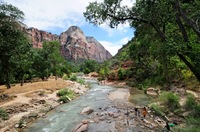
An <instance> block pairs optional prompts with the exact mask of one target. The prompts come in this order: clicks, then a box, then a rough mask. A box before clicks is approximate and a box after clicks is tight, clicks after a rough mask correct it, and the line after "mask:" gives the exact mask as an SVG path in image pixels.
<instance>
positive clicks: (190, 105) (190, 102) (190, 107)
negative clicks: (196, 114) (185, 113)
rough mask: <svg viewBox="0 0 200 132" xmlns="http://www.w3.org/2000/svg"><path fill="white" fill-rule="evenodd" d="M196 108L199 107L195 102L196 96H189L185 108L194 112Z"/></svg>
mask: <svg viewBox="0 0 200 132" xmlns="http://www.w3.org/2000/svg"><path fill="white" fill-rule="evenodd" d="M196 106H197V102H196V100H195V97H194V95H192V94H189V95H188V96H187V99H186V103H185V108H186V109H187V110H193V109H194V107H196Z"/></svg>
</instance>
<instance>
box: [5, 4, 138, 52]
mask: <svg viewBox="0 0 200 132" xmlns="http://www.w3.org/2000/svg"><path fill="white" fill-rule="evenodd" d="M94 1H97V2H103V0H56V1H55V0H4V2H7V3H8V4H12V5H14V6H16V7H18V8H19V9H20V10H22V11H23V12H24V13H25V22H24V23H25V24H26V25H27V26H28V27H35V28H38V29H40V30H51V31H56V29H57V28H59V29H62V30H63V31H65V30H66V29H67V28H69V27H70V26H71V25H77V26H83V25H85V24H86V21H85V18H84V17H83V12H84V11H85V8H86V6H88V5H89V2H94ZM133 2H135V0H123V1H122V4H123V5H128V6H132V4H133ZM99 27H100V28H102V29H103V30H104V31H106V32H107V33H108V35H107V36H108V37H110V38H112V37H113V36H116V34H117V36H120V35H124V34H126V33H127V29H128V27H129V25H128V23H126V24H123V25H122V24H120V25H118V28H117V29H111V28H110V27H109V26H108V25H107V24H102V25H100V26H99ZM100 42H101V43H102V44H103V45H104V47H105V48H106V49H107V50H109V51H110V53H111V54H112V55H115V54H116V53H117V51H118V49H119V48H121V47H122V45H124V44H126V43H127V42H128V37H126V38H123V39H121V40H120V41H119V42H111V41H110V42H108V41H103V40H102V41H100Z"/></svg>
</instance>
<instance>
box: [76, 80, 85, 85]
mask: <svg viewBox="0 0 200 132" xmlns="http://www.w3.org/2000/svg"><path fill="white" fill-rule="evenodd" d="M77 82H78V83H80V84H85V80H83V79H78V80H77Z"/></svg>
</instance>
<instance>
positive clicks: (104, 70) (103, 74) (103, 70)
mask: <svg viewBox="0 0 200 132" xmlns="http://www.w3.org/2000/svg"><path fill="white" fill-rule="evenodd" d="M98 73H99V79H100V80H104V79H106V78H107V77H108V75H109V73H110V63H109V62H108V61H104V62H103V63H102V64H101V65H100V67H99V71H98Z"/></svg>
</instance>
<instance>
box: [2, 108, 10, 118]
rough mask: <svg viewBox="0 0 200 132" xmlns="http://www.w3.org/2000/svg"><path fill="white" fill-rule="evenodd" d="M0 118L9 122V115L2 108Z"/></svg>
mask: <svg viewBox="0 0 200 132" xmlns="http://www.w3.org/2000/svg"><path fill="white" fill-rule="evenodd" d="M0 118H1V119H2V120H8V113H7V112H6V111H5V110H3V109H2V108H0Z"/></svg>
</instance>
